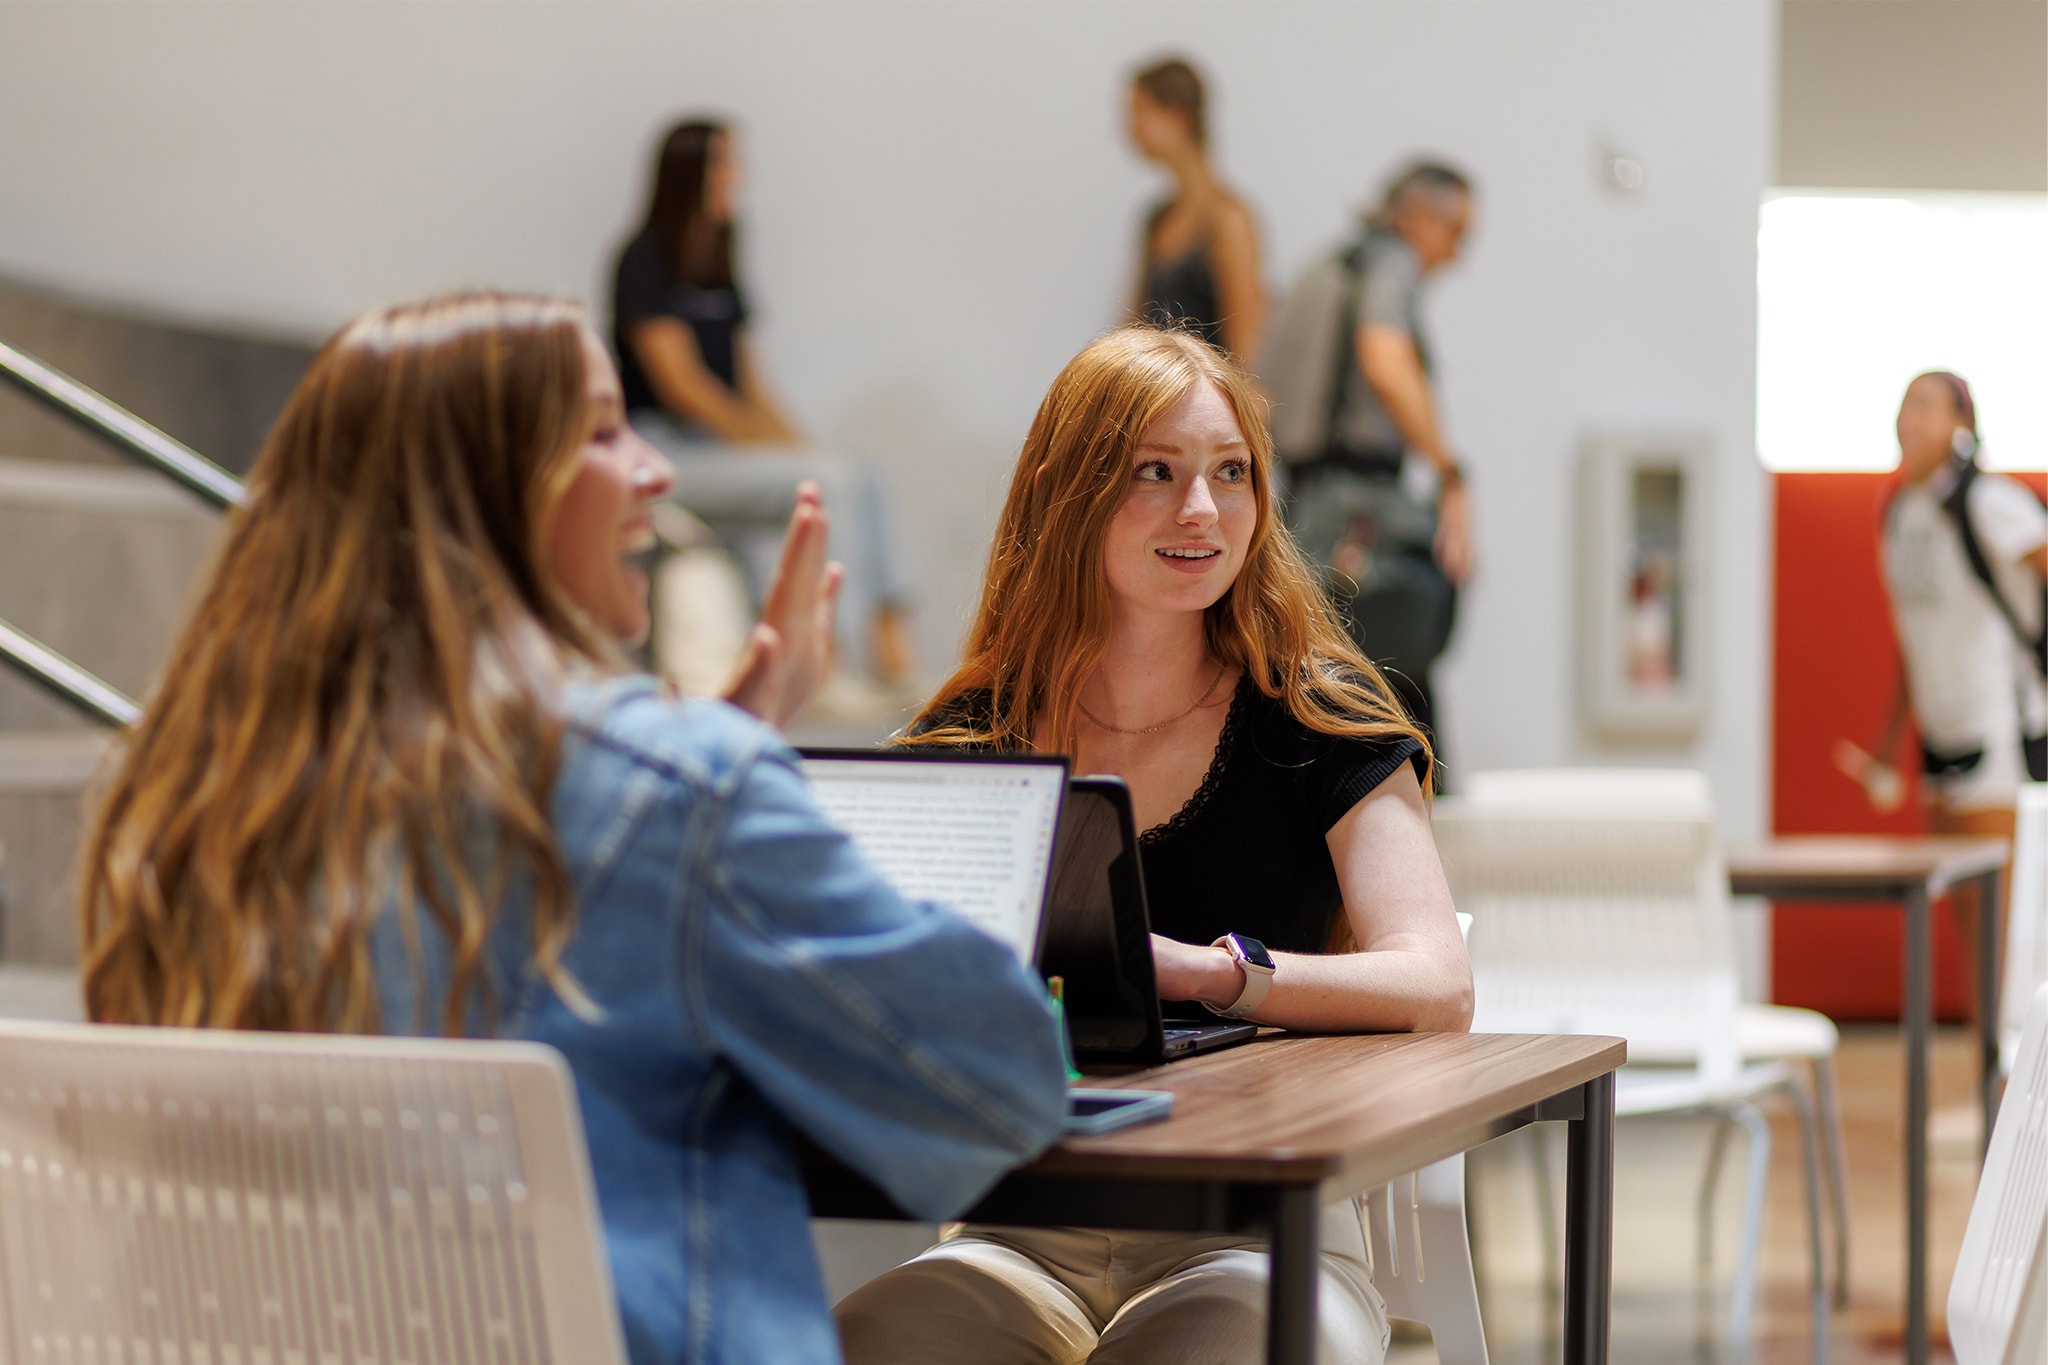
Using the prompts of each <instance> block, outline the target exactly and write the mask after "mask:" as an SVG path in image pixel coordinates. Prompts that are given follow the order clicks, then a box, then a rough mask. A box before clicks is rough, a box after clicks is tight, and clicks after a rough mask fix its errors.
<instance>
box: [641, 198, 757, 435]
mask: <svg viewBox="0 0 2048 1365" xmlns="http://www.w3.org/2000/svg"><path fill="white" fill-rule="evenodd" d="M649 318H674V319H675V320H676V321H678V322H681V323H683V324H685V325H686V326H688V327H689V329H690V335H691V336H692V337H694V338H695V339H696V342H697V354H698V357H699V358H700V359H701V360H702V361H703V362H704V368H705V369H707V370H709V371H711V373H712V374H714V375H716V376H718V381H719V382H720V383H721V384H724V385H725V386H726V387H727V388H729V389H734V390H737V389H738V388H739V374H740V364H739V333H740V329H741V328H742V327H744V326H746V322H747V301H746V298H745V297H744V296H743V295H742V294H741V293H740V291H739V288H738V286H737V285H717V286H710V285H697V284H685V283H683V282H682V281H680V280H678V279H676V277H675V275H674V273H673V272H672V271H671V270H670V269H669V265H668V261H667V260H666V259H665V258H664V257H663V256H662V254H661V248H660V247H659V246H658V245H656V243H655V240H654V238H652V237H650V236H648V235H647V234H645V233H642V234H641V235H640V236H638V237H635V238H634V239H633V240H632V241H631V242H629V243H627V244H626V249H625V250H624V251H623V252H621V253H620V254H619V264H618V269H617V271H616V272H615V273H614V275H613V277H612V349H613V350H614V351H616V352H617V353H618V357H619V388H620V390H621V396H622V397H623V398H624V399H625V401H626V411H628V412H634V411H637V410H640V409H643V408H659V407H660V406H661V399H660V398H659V397H658V396H656V394H655V392H654V386H653V384H651V383H649V382H648V379H647V374H646V372H645V371H644V370H642V369H641V368H640V358H639V357H638V356H636V355H634V354H633V348H632V346H630V345H629V344H628V343H627V335H628V334H629V333H630V332H631V331H632V328H633V324H634V323H636V322H644V321H646V320H648V319H649Z"/></svg>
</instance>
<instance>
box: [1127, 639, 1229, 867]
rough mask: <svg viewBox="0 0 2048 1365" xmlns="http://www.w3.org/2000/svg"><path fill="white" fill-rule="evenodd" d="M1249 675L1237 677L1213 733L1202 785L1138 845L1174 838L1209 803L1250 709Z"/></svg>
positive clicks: (1221, 781) (1140, 837) (1160, 842)
mask: <svg viewBox="0 0 2048 1365" xmlns="http://www.w3.org/2000/svg"><path fill="white" fill-rule="evenodd" d="M1254 690H1255V689H1254V688H1253V687H1252V679H1251V674H1249V673H1246V674H1244V675H1243V676H1241V677H1240V678H1239V679H1238V680H1237V692H1236V694H1235V695H1234V696H1232V697H1231V699H1230V710H1229V711H1228V712H1226V713H1225V714H1224V717H1223V732H1222V733H1221V734H1219V735H1217V736H1216V753H1215V754H1214V756H1212V757H1211V758H1210V759H1209V768H1208V771H1206V772H1204V773H1203V774H1202V785H1201V786H1199V787H1197V788H1195V794H1194V795H1193V796H1190V797H1189V798H1188V799H1187V800H1186V801H1185V802H1183V803H1182V804H1181V808H1180V809H1179V810H1177V811H1175V812H1174V813H1173V818H1172V819H1170V820H1166V821H1164V822H1162V823H1160V824H1157V825H1154V826H1152V828H1150V829H1148V830H1146V831H1145V832H1144V833H1143V834H1140V835H1139V836H1138V843H1139V845H1140V846H1141V847H1143V846H1145V845H1149V844H1163V843H1165V842H1166V841H1167V840H1168V839H1171V838H1173V837H1174V836H1175V835H1176V834H1179V833H1180V832H1181V831H1182V830H1184V829H1186V828H1187V827H1188V826H1189V825H1191V824H1193V823H1194V821H1195V817H1196V816H1198V815H1200V814H1201V813H1202V807H1204V806H1206V805H1208V804H1209V799H1210V797H1212V796H1214V795H1215V794H1216V790H1217V788H1219V787H1221V786H1222V785H1223V777H1224V774H1225V773H1226V772H1227V771H1228V770H1229V768H1230V761H1231V759H1232V758H1233V757H1235V756H1236V754H1237V731H1238V727H1239V725H1240V724H1241V723H1242V722H1243V720H1244V717H1245V715H1246V713H1247V712H1248V711H1250V709H1251V696H1252V693H1253V691H1254Z"/></svg>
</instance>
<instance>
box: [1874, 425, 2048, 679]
mask: <svg viewBox="0 0 2048 1365" xmlns="http://www.w3.org/2000/svg"><path fill="white" fill-rule="evenodd" d="M1982 472H1983V471H1982V470H1980V469H1979V468H1978V467H1977V458H1976V454H1975V452H1972V453H1971V454H1970V455H1968V456H1965V457H1963V458H1961V459H1958V460H1957V461H1956V485H1955V487H1954V488H1951V489H1950V490H1949V491H1948V496H1947V497H1945V498H1943V499H1942V500H1941V510H1942V512H1943V513H1944V514H1945V515H1946V516H1947V517H1948V519H1949V521H1950V522H1951V523H1953V524H1954V526H1955V528H1956V538H1957V539H1958V540H1960V541H1961V542H1962V543H1963V558H1965V559H1967V560H1968V561H1969V562H1970V573H1971V575H1972V576H1973V577H1975V578H1976V580H1977V581H1978V582H1979V583H1981V584H1983V585H1984V591H1985V592H1987V593H1989V594H1990V595H1991V601H1992V602H1993V604H1995V605H1996V606H1997V608H1998V614H1999V615H2000V616H2002V617H2004V618H2005V624H2006V625H2007V626H2009V627H2011V629H2012V634H2013V638H2014V639H2015V640H2018V641H2019V642H2020V648H2022V649H2024V650H2025V651H2026V653H2027V657H2028V658H2029V659H2031V660H2033V663H2034V670H2035V671H2036V672H2038V673H2039V674H2040V675H2041V676H2042V677H2043V678H2048V611H2043V612H2042V613H2041V618H2042V619H2041V629H2040V630H2038V631H2033V632H2029V631H2028V630H2027V628H2026V627H2025V626H2024V625H2022V624H2021V623H2020V614H2019V612H2018V611H2017V610H2016V609H2015V608H2014V607H2013V604H2012V603H2011V602H2009V601H2007V600H2006V596H2005V594H2004V593H2003V592H2001V591H2000V590H1999V587H1998V578H1997V575H1996V574H1994V573H1993V572H1992V570H1991V560H1990V558H1989V557H1988V556H1987V555H1985V553H1984V543H1983V542H1982V541H1980V540H1979V539H1977V528H1976V526H1975V525H1974V524H1972V523H1971V521H1970V489H1971V487H1972V486H1974V485H1975V484H1976V482H1977V476H1978V475H1979V474H1981V473H1982ZM1896 496H1897V493H1896V491H1894V493H1893V497H1896ZM1885 516H1886V518H1887V520H1888V519H1889V518H1890V516H1891V503H1890V501H1889V500H1887V501H1886V503H1885Z"/></svg>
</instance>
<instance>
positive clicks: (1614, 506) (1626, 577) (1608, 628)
mask: <svg viewBox="0 0 2048 1365" xmlns="http://www.w3.org/2000/svg"><path fill="white" fill-rule="evenodd" d="M1712 468H1713V459H1712V448H1711V446H1710V445H1709V443H1708V441H1707V438H1706V437H1704V436H1702V435H1698V434H1684V433H1669V432H1667V433H1656V432H1603V433H1596V434H1594V435H1592V436H1590V437H1588V438H1587V440H1586V443H1585V446H1584V448H1583V450H1582V452H1581V455H1580V463H1579V504H1578V527H1577V531H1578V536H1577V541H1578V548H1579V564H1578V622H1577V626H1578V668H1579V678H1578V693H1579V710H1580V714H1581V716H1582V718H1583V719H1584V721H1585V724H1586V727H1587V728H1588V729H1589V730H1590V731H1592V732H1593V733H1594V734H1595V735H1598V736H1601V737H1604V738H1608V739H1614V740H1634V741H1641V742H1659V741H1661V742H1667V743H1670V744H1674V745H1676V744H1684V743H1689V742H1690V741H1691V740H1692V739H1693V738H1694V737H1695V736H1696V735H1697V734H1698V732H1699V729H1700V726H1701V725H1702V724H1703V723H1704V721H1705V719H1706V712H1707V686H1708V660H1709V657H1710V651H1709V647H1708V639H1707V616H1708V601H1707V580H1708V575H1709V571H1710V565H1709V562H1708V555H1709V548H1708V547H1709V546H1710V544H1711V541H1710V539H1709V535H1710V531H1711V523H1710V521H1709V509H1710V508H1711V506H1712V495H1711V487H1710V479H1711V473H1712Z"/></svg>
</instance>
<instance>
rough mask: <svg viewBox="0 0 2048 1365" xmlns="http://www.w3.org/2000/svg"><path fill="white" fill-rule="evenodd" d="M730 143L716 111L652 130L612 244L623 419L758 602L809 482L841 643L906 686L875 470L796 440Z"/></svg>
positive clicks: (902, 592) (892, 682)
mask: <svg viewBox="0 0 2048 1365" xmlns="http://www.w3.org/2000/svg"><path fill="white" fill-rule="evenodd" d="M738 188H739V150H738V143H737V139H736V138H735V136H734V134H733V132H732V130H731V129H730V128H729V127H728V126H726V125H725V124H723V123H719V122H715V121H711V120H695V121H692V122H688V123H682V124H678V125H677V126H676V127H674V128H672V129H671V130H670V131H669V133H668V135H667V136H666V137H665V138H663V139H662V144H661V151H660V153H659V155H658V157H657V159H656V163H655V171H654V187H653V191H652V194H651V196H650V199H649V203H648V209H647V217H646V220H645V222H644V223H643V224H642V225H641V227H640V230H639V232H638V233H637V234H636V235H635V236H634V237H633V240H632V241H631V242H629V243H627V245H626V247H625V249H624V251H622V252H621V253H620V255H619V261H618V267H617V270H616V273H615V276H614V282H613V292H612V340H613V345H614V349H615V350H616V352H617V354H618V361H619V380H620V382H621V384H623V385H624V388H625V396H626V408H627V412H628V414H629V415H630V417H631V420H632V423H633V426H634V428H635V429H636V430H638V431H639V432H640V433H641V434H642V435H643V436H644V437H646V438H647V439H648V440H649V441H652V442H653V443H654V444H655V445H656V446H657V447H658V448H660V449H661V450H662V452H663V453H664V454H666V455H668V456H669V458H670V459H672V460H673V461H674V462H675V464H676V466H677V471H678V477H677V489H676V500H677V501H678V502H680V503H682V504H683V505H684V506H685V507H688V508H689V509H690V510H691V511H692V512H694V513H696V514H697V516H699V517H700V518H702V519H703V520H704V522H705V523H706V524H707V525H709V526H710V527H711V529H712V530H713V531H715V532H717V533H718V535H719V536H720V538H721V539H723V540H724V541H725V542H726V543H727V545H728V547H729V548H731V549H732V550H733V551H734V552H735V554H736V555H737V557H738V558H739V560H740V564H741V568H742V571H743V572H744V573H745V575H746V577H747V579H748V585H749V588H750V589H751V590H752V592H753V593H754V595H755V598H756V601H757V603H758V601H759V599H760V595H761V593H762V592H763V591H764V590H765V588H766V586H767V582H768V579H769V575H770V574H771V573H772V571H773V568H774V564H775V554H776V546H777V544H778V543H779V534H778V531H779V527H780V525H781V519H782V518H783V517H784V516H785V515H786V514H787V511H788V508H789V502H790V496H791V494H792V492H793V490H794V489H795V488H796V486H797V485H798V484H799V483H801V482H803V481H805V480H810V481H812V482H815V483H816V484H818V486H819V487H820V488H821V489H823V490H824V498H825V501H826V504H827V505H828V506H830V507H832V508H833V513H834V515H833V528H832V550H833V553H834V555H835V556H836V557H837V558H838V559H840V560H841V561H842V562H843V563H844V564H845V565H846V590H845V615H846V618H847V620H848V621H849V623H850V626H849V631H850V634H849V638H848V640H847V644H848V646H849V651H848V652H849V653H850V654H852V656H853V657H854V659H855V661H856V662H857V663H858V664H859V665H860V666H861V668H862V670H863V671H864V672H865V673H866V674H867V675H868V676H869V677H870V678H872V679H873V680H874V681H876V682H878V683H880V684H882V685H883V686H884V687H886V688H889V689H891V690H895V691H901V690H903V689H905V688H907V687H909V686H910V685H911V682H912V678H911V674H912V671H913V652H912V649H911V642H910V629H909V620H908V610H909V606H910V599H911V587H912V585H911V583H910V580H909V576H908V573H907V571H906V569H905V567H904V563H903V556H902V544H901V541H900V539H899V537H897V536H896V535H895V534H894V533H893V532H892V530H891V527H890V518H889V508H888V498H887V495H886V491H885V490H884V488H883V485H882V480H881V477H880V475H879V474H878V473H877V471H876V470H875V468H874V467H873V466H872V465H871V464H869V463H868V462H867V461H865V460H860V459H856V458H853V457H850V456H844V455H828V454H821V453H817V452H814V451H810V450H805V449H802V448H801V444H802V437H801V436H800V435H799V433H798V432H797V430H796V428H795V426H794V425H793V424H792V423H791V422H790V420H789V418H788V417H787V415H785V413H784V412H783V410H782V408H781V405H780V404H779V403H778V402H777V400H776V398H775V395H774V393H773V392H772V390H771V389H770V388H769V386H768V382H767V378H766V376H765V375H764V374H763V372H762V367H761V363H760V358H759V356H758V355H757V354H756V352H755V348H754V345H753V339H752V337H751V336H750V334H749V332H748V327H747V324H748V321H749V318H750V316H751V313H750V310H749V308H748V304H747V299H746V294H745V291H744V290H743V289H742V288H741V286H740V281H739V278H738V275H737V273H736V270H735V265H734V238H735V236H736V233H735V230H734V215H735V207H736V203H737V199H738Z"/></svg>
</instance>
